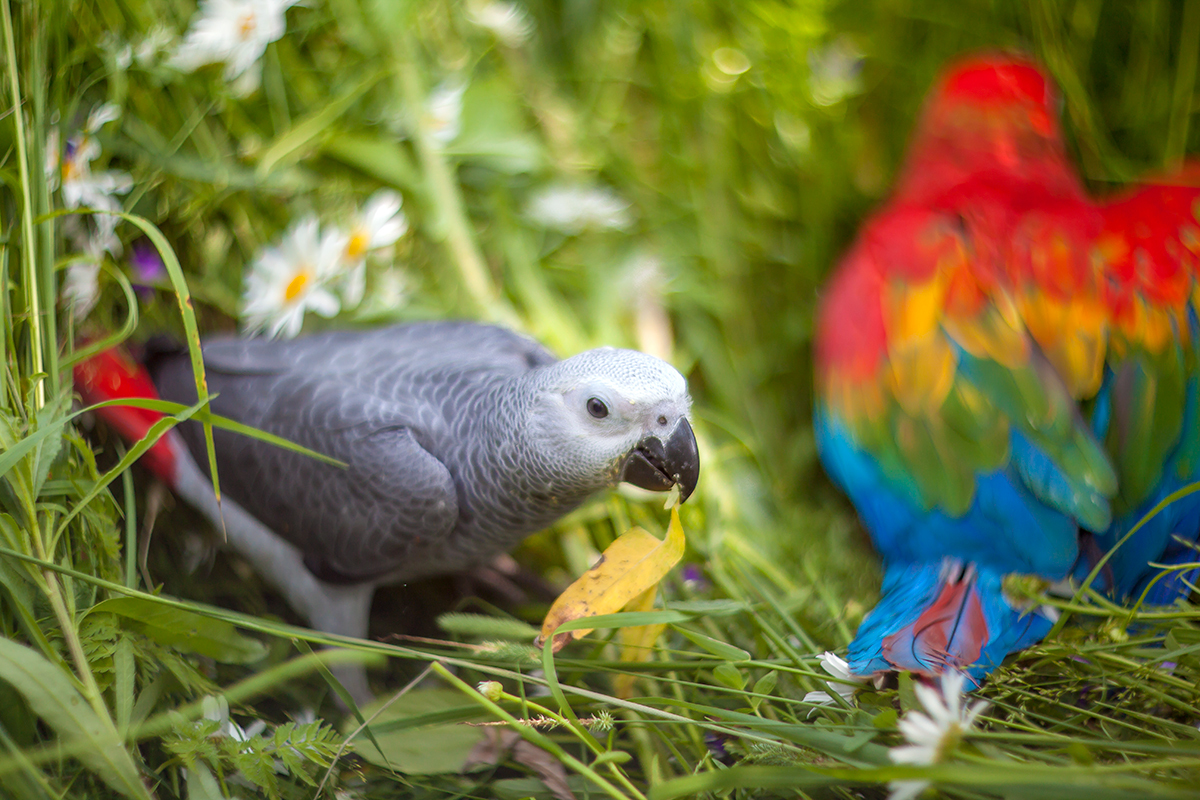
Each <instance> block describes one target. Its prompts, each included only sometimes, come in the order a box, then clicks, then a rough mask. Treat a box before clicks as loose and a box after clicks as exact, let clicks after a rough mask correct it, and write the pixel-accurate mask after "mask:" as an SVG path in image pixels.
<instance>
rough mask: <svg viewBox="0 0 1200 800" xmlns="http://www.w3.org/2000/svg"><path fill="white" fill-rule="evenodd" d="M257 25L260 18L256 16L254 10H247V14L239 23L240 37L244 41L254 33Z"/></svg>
mask: <svg viewBox="0 0 1200 800" xmlns="http://www.w3.org/2000/svg"><path fill="white" fill-rule="evenodd" d="M257 27H258V19H257V18H256V17H255V15H254V12H253V11H248V12H246V14H245V16H243V17H242V20H241V22H240V24H239V25H238V38H240V39H241V40H242V41H246V40H247V39H249V38H250V37H251V36H252V35H253V34H254V29H255V28H257Z"/></svg>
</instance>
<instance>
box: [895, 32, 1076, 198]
mask: <svg viewBox="0 0 1200 800" xmlns="http://www.w3.org/2000/svg"><path fill="white" fill-rule="evenodd" d="M1057 105H1058V99H1057V94H1056V93H1055V91H1054V88H1053V86H1052V85H1051V84H1050V82H1049V81H1048V80H1047V79H1046V77H1045V75H1044V74H1043V73H1042V71H1041V70H1040V69H1039V68H1038V67H1037V66H1036V65H1035V64H1034V63H1033V62H1031V61H1028V60H1027V59H1025V58H1023V57H1021V56H1015V55H1013V54H1008V53H992V54H987V55H982V56H975V57H971V58H967V59H964V60H963V61H960V62H958V63H957V64H955V65H953V66H951V67H950V68H949V69H948V70H947V72H946V74H945V77H944V78H943V79H942V81H941V82H940V83H939V85H938V87H937V88H935V89H934V91H933V92H932V93H931V95H930V99H929V100H928V101H927V103H926V106H925V109H924V111H923V112H922V114H921V118H920V121H919V122H918V124H917V129H916V132H915V134H914V137H913V143H912V147H911V150H910V152H909V156H908V159H907V162H906V166H905V169H904V171H903V173H902V176H901V179H900V183H899V187H898V190H897V195H898V196H903V197H905V198H906V199H907V200H909V201H912V202H920V203H927V204H931V205H935V206H942V205H943V204H945V203H947V202H951V201H950V200H949V199H948V195H949V194H953V193H954V191H955V190H956V189H957V188H959V187H962V186H963V185H964V184H970V185H976V186H991V187H994V188H998V189H1000V190H1002V191H1011V192H1014V193H1015V194H1016V195H1017V196H1019V195H1020V194H1022V193H1024V192H1026V191H1028V192H1031V193H1033V194H1034V195H1037V196H1046V195H1048V196H1071V197H1082V196H1083V188H1082V185H1081V184H1080V182H1079V179H1078V178H1077V177H1076V175H1075V172H1074V170H1073V169H1072V168H1071V164H1070V162H1069V160H1068V159H1067V157H1066V150H1065V148H1064V146H1063V142H1062V136H1061V133H1060V132H1059V127H1058V123H1057V120H1056V115H1057V112H1058V109H1057Z"/></svg>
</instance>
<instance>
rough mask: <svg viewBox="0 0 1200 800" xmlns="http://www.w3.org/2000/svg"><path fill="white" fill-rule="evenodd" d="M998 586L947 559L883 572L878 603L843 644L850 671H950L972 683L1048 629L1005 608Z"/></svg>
mask: <svg viewBox="0 0 1200 800" xmlns="http://www.w3.org/2000/svg"><path fill="white" fill-rule="evenodd" d="M1002 582H1003V574H1002V573H1000V572H997V571H996V570H992V569H988V568H986V567H983V568H980V567H975V566H967V567H964V566H963V565H962V564H961V562H957V561H955V560H952V559H947V560H945V561H942V562H932V563H930V562H926V563H922V564H907V565H893V566H890V567H889V568H888V569H887V571H886V573H885V574H884V579H883V597H882V598H880V601H879V604H878V605H877V606H875V608H874V609H873V610H872V611H871V613H870V614H868V615H867V618H866V619H865V620H863V623H862V625H861V626H860V627H859V629H858V634H857V635H856V636H855V639H854V641H853V642H852V643H851V644H850V653H849V656H850V657H849V662H850V669H851V670H852V671H853V672H854V673H855V674H858V675H873V674H875V673H877V672H884V671H888V670H908V671H910V672H915V673H918V674H921V675H929V676H933V675H938V674H940V673H942V672H944V671H945V670H946V669H957V670H961V671H963V672H965V673H966V674H967V675H968V676H969V677H970V678H971V680H972V681H974V682H975V683H978V682H979V680H981V679H982V678H983V677H984V676H985V675H987V674H988V673H989V672H991V671H992V670H993V669H995V668H996V667H997V666H999V664H1000V662H1001V661H1003V660H1004V657H1005V656H1007V655H1008V654H1009V653H1012V652H1015V651H1017V650H1021V649H1023V648H1025V647H1029V646H1030V645H1032V644H1035V643H1036V642H1038V641H1039V640H1040V639H1041V638H1042V637H1043V636H1045V635H1046V633H1048V632H1049V630H1050V627H1051V625H1053V622H1052V620H1051V619H1050V618H1049V617H1048V616H1047V615H1046V614H1045V613H1044V612H1043V611H1041V610H1037V609H1035V610H1023V609H1018V608H1015V607H1014V606H1013V605H1011V604H1010V603H1009V602H1008V600H1007V599H1006V598H1005V596H1004V592H1003V586H1002Z"/></svg>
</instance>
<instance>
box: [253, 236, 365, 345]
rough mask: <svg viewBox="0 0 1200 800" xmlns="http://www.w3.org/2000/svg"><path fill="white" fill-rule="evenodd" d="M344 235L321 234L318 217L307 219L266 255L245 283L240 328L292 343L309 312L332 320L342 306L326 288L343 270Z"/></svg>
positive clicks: (262, 256) (266, 252)
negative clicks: (305, 315)
mask: <svg viewBox="0 0 1200 800" xmlns="http://www.w3.org/2000/svg"><path fill="white" fill-rule="evenodd" d="M345 250H346V235H345V234H344V233H341V232H340V231H329V232H326V233H321V230H320V226H319V224H318V222H317V218H316V217H311V216H310V217H306V218H304V219H302V220H300V221H299V222H297V223H296V224H295V225H293V226H292V228H291V229H290V230H289V231H288V232H287V234H286V235H285V236H284V238H283V241H282V242H280V244H279V245H278V246H277V247H269V248H267V249H266V250H264V251H263V252H262V253H261V254H260V255H259V257H258V259H257V260H255V262H254V263H253V264H252V265H251V268H250V274H249V276H248V277H247V278H246V290H245V294H244V298H243V299H244V301H245V306H244V307H243V309H242V324H243V326H244V327H245V329H246V330H247V331H248V332H251V333H257V332H259V331H265V332H266V333H267V335H268V336H278V335H280V334H282V335H283V336H285V337H287V338H291V337H293V336H295V335H296V334H298V333H299V332H300V328H301V326H302V325H303V324H304V313H305V312H306V311H308V310H309V309H311V310H313V311H315V312H316V313H318V314H320V315H321V316H323V317H332V316H333V315H334V314H336V313H338V311H339V310H340V309H341V304H340V303H338V299H337V297H336V296H334V294H333V293H332V292H331V291H329V289H328V286H327V285H328V283H329V281H330V280H332V279H334V278H336V277H337V276H338V273H339V271H340V270H341V268H342V254H343V253H345Z"/></svg>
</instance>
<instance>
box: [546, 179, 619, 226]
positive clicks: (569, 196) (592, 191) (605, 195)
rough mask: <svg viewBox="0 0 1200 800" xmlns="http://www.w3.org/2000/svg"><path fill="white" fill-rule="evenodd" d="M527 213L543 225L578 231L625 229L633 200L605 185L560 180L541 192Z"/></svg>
mask: <svg viewBox="0 0 1200 800" xmlns="http://www.w3.org/2000/svg"><path fill="white" fill-rule="evenodd" d="M525 213H526V214H527V215H528V217H529V218H530V219H531V220H533V221H534V222H535V223H537V224H538V225H541V226H542V227H543V228H551V229H553V230H558V231H562V232H563V233H566V234H569V235H574V234H577V233H580V232H582V231H584V230H586V229H589V228H592V229H601V230H602V229H606V228H608V229H625V228H628V227H629V226H630V224H632V222H633V218H632V215H631V214H630V212H629V203H627V202H626V201H625V200H622V199H621V198H620V197H618V196H617V195H616V194H615V193H614V192H612V191H611V190H609V189H605V188H602V187H593V186H581V185H568V184H558V185H554V186H548V187H546V188H544V189H542V190H540V191H539V192H537V193H536V194H535V195H534V196H533V198H532V199H531V200H530V201H529V205H528V206H527V207H526V211H525Z"/></svg>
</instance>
